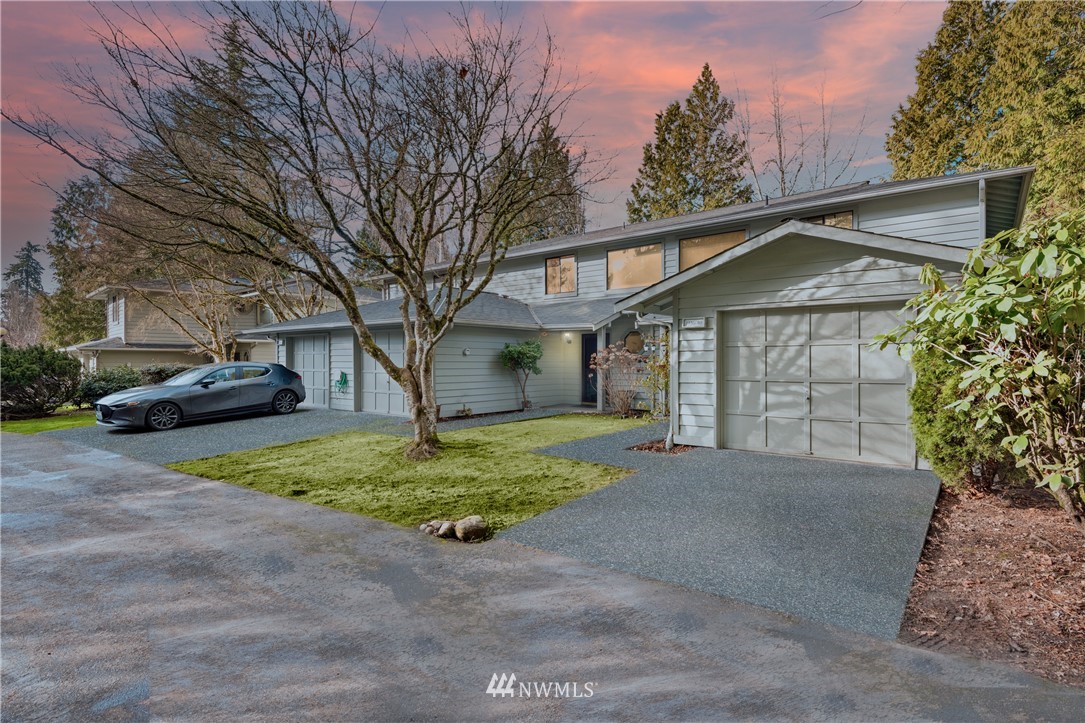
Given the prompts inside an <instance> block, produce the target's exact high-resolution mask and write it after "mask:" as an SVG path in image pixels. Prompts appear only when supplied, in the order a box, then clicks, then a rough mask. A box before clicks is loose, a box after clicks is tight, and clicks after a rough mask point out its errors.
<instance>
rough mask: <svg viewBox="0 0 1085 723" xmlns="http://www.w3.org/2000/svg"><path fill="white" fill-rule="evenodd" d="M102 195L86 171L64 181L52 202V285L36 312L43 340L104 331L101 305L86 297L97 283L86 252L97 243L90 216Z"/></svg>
mask: <svg viewBox="0 0 1085 723" xmlns="http://www.w3.org/2000/svg"><path fill="white" fill-rule="evenodd" d="M103 195H104V194H103V193H102V190H101V186H100V185H99V184H98V183H97V182H96V181H95V180H94V179H92V178H89V177H86V176H85V177H83V178H80V179H78V180H75V181H69V182H68V183H67V185H66V186H65V188H64V190H63V191H62V192H61V195H60V200H59V201H58V203H57V205H56V206H54V207H53V212H52V225H53V231H52V235H53V238H52V240H51V241H50V242H49V243H48V244H47V245H46V251H48V252H49V257H50V258H51V259H52V266H53V278H54V279H56V282H57V288H56V291H54V292H53V293H52V294H50V295H49V296H46V297H44V298H43V299H42V304H41V314H42V325H43V327H44V329H43V331H44V334H45V340H46V341H47V342H49V343H51V344H55V345H56V346H69V345H71V344H79V343H81V342H85V341H91V340H92V339H100V338H102V337H104V336H105V309H104V306H105V305H104V303H103V302H101V301H91V300H89V299H87V298H86V297H87V294H88V293H90V292H91V291H93V290H94V289H95V288H96V287H97V286H99V285H100V284H99V283H98V280H97V279H95V278H93V276H94V275H93V273H91V270H90V269H89V267H88V263H87V254H88V253H89V252H90V249H93V248H94V247H95V246H96V245H97V239H96V238H95V226H94V223H93V221H92V220H91V218H92V216H93V214H94V212H95V211H96V210H97V209H98V208H100V206H101V204H102V203H103Z"/></svg>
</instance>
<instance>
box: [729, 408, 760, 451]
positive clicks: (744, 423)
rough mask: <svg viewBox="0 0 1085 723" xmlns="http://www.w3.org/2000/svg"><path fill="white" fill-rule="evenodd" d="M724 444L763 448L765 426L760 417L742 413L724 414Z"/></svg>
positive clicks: (743, 447)
mask: <svg viewBox="0 0 1085 723" xmlns="http://www.w3.org/2000/svg"><path fill="white" fill-rule="evenodd" d="M724 422H725V424H724V427H723V433H724V446H726V447H731V448H733V449H763V448H764V447H765V427H764V422H763V421H762V419H761V417H755V416H746V415H742V414H727V415H724Z"/></svg>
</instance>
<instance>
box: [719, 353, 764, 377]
mask: <svg viewBox="0 0 1085 723" xmlns="http://www.w3.org/2000/svg"><path fill="white" fill-rule="evenodd" d="M723 363H724V364H725V365H726V366H727V368H728V369H730V370H731V371H730V372H729V374H728V376H732V377H753V378H760V377H763V376H765V360H764V358H763V355H762V347H760V346H729V347H727V348H726V349H725V350H724V354H723Z"/></svg>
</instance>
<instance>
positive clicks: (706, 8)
mask: <svg viewBox="0 0 1085 723" xmlns="http://www.w3.org/2000/svg"><path fill="white" fill-rule="evenodd" d="M848 6H849V4H847V3H843V4H841V3H835V4H831V5H828V6H825V5H823V4H822V3H813V2H809V3H780V2H764V3H746V2H719V3H620V2H553V3H551V2H547V3H522V4H512V5H509V6H506V12H507V22H508V25H509V26H510V27H514V26H517V25H519V26H520V27H522V29H523V32H524V35H525V36H526V37H527V38H528V40H529V42H535V41H537V40H538V39H539V38H541V37H542V33H543V32H544V31H543V27H544V23H545V24H546V26H547V27H548V28H549V30H550V31H551V32H552V34H553V35H554V36H555V38H556V41H557V43H558V45H559V46H560V49H561V51H562V63H563V66H564V68H565V71H566V73H567V74H568V75H570V76H571V75H572V74H573V73H578V74H579V77H580V79H581V81H582V82H583V83H585V85H586V87H585V88H584V89H583V91H582V92H581V93H580V95H579V97H578V99H577V100H576V101H575V102H574V104H573V105H572V106H571V108H570V111H569V114H568V116H567V118H566V119H565V130H567V131H569V130H571V129H573V128H578V129H579V133H580V134H581V137H580V138H578V139H576V142H577V143H579V144H583V145H585V146H587V147H589V148H592V149H595V150H596V151H598V152H599V153H600V154H601V155H604V156H612V157H613V161H612V167H613V174H612V176H611V178H610V180H609V181H608V182H606V183H604V184H601V186H600V187H599V188H597V189H595V195H596V196H597V197H599V198H601V199H604V200H608V201H611V202H610V203H608V204H606V205H602V206H596V207H594V208H592V209H590V210H589V213H590V214H591V215H592V217H593V218H592V221H593V226H595V227H599V226H604V225H613V224H617V223H621V221H622V219H623V218H624V215H625V207H624V200H625V197H626V196H627V195H628V189H629V185H630V184H631V183H632V181H633V179H634V177H635V175H636V172H637V167H638V165H639V163H640V160H641V146H642V145H643V144H644V143H645V142H647V141H649V140H651V139H652V137H653V130H654V118H655V114H656V113H657V112H658V111H660V110H661V109H662V108H664V107H665V106H666V105H667V104H668V103H669V102H671V101H674V100H681V99H684V98H685V96H686V95H687V94H688V93H689V90H690V87H691V86H692V84H693V82H694V81H695V80H696V78H697V76H698V74H699V73H700V70H701V66H702V65H703V64H704V63H705V62H708V63H709V64H710V65H711V66H712V68H713V70H714V72H715V75H716V78H717V80H718V81H719V82H720V85H721V87H722V89H723V91H724V93H725V94H727V95H729V96H733V94H734V92H735V89H736V86H737V88H739V89H741V91H742V92H743V93H745V94H746V95H747V96H748V97H749V102H750V106H751V110H752V112H753V113H754V114H755V115H756V116H764V115H766V113H767V111H768V90H769V79H770V75H771V72H772V69H773V67H775V68H776V70H777V73H778V77H779V82H780V86H781V90H782V92H783V95H784V98H785V100H786V102H787V104H788V108H789V110H790V111H791V112H793V113H796V114H799V115H801V116H803V117H804V118H806V119H808V120H813V119H814V118H815V116H816V115H817V87H818V85H820V84H821V83H824V84H825V89H826V95H827V97H828V99H829V100H830V101H831V102H832V103H833V105H834V108H835V111H836V123H837V129H838V130H840V131H845V130H847V129H849V128H851V127H853V126H854V125H855V124H856V123H857V122H858V120H859V118H860V117H861V114H862V113H863V112H864V110H865V111H866V113H867V114H868V119H869V121H870V126H869V128H868V130H867V133H866V138H865V139H864V140H865V142H866V144H867V145H868V146H869V154H870V156H869V157H868V158H866V159H864V160H863V162H862V164H861V167H862V169H863V172H864V173H866V174H868V175H867V176H863V177H869V175H878V174H884V173H886V172H887V171H888V166H887V165H886V163H885V159H884V156H883V155H882V152H881V143H882V139H883V138H884V134H885V132H886V131H887V129H888V127H889V119H890V116H891V115H892V113H893V111H894V110H895V109H896V107H897V104H899V103H901V102H903V101H904V100H905V98H906V97H907V95H908V94H909V93H910V92H911V91H912V89H913V85H914V63H915V55H916V53H917V52H918V51H919V50H920V49H921V48H922V47H923V46H924V45H925V44H926V43H928V42H930V40H931V39H932V38H933V37H934V33H935V31H936V29H937V28H938V25H939V22H940V20H941V14H942V11H943V9H944V3H943V2H935V3H906V2H866V3H863V4H862V5H860V6H858V7H856V8H853V9H851V10H848V11H846V12H840V13H838V14H835V15H832V16H828V17H826V15H827V13H829V12H833V11H835V10H840V9H844V8H847V7H848ZM104 7H106V8H107V12H110V14H111V15H115V12H116V11H115V10H113V9H111V8H110V7H109V6H104ZM336 7H337V10H339V11H340V12H342V13H344V14H346V13H347V8H348V7H349V8H350V12H352V13H353V20H354V22H355V24H356V25H357V26H359V27H365V26H367V25H368V24H369V23H371V22H372V20H373V18H375V17H376V16H377V13H378V12H379V14H380V20H379V23H378V26H377V37H378V38H379V39H380V40H381V41H382V42H388V43H396V44H398V43H401V42H403V40H404V36H405V31H406V29H408V28H410V29H411V30H412V33H413V37H414V40H415V41H416V42H417V43H418V44H419V45H421V46H422V47H425V46H426V45H427V44H428V43H429V42H434V43H438V44H440V43H443V42H445V41H446V39H447V38H450V37H452V28H453V23H452V21H451V20H450V18H449V17H448V14H449V12H452V13H458V12H459V5H458V4H454V3H387V4H383V5H376V4H361V5H349V6H348V5H347V4H343V5H337V6H336ZM180 8H181V9H180V10H178V6H175V5H165V4H162V5H155V6H154V10H155V11H156V12H157V13H158V14H159V16H160V19H161V27H163V28H169V29H170V30H171V32H173V33H175V34H176V35H175V37H176V39H177V41H178V42H179V43H180V44H181V45H182V46H184V47H186V48H191V49H199V48H201V47H202V43H203V40H202V37H201V35H200V34H199V33H198V32H196V31H194V30H192V29H191V28H188V26H186V25H185V24H184V23H182V22H180V20H179V17H178V15H179V14H198V13H200V12H201V8H200V7H199V6H198V5H195V4H186V5H181V6H180ZM469 12H470V13H471V15H472V18H473V19H475V18H477V17H480V16H481V15H486V16H490V17H493V15H494V13H495V9H494V7H493V6H489V5H472V6H470V10H469ZM97 22H98V20H97V15H96V13H95V11H94V7H92V6H91V5H90V4H88V3H82V2H80V3H27V2H7V1H5V2H4V3H3V4H2V6H0V32H2V36H3V37H2V40H3V43H2V53H3V56H2V64H0V73H2V77H0V83H2V91H3V102H4V104H5V107H17V106H22V107H33V106H39V107H42V108H45V109H47V110H49V111H51V112H53V113H55V114H57V115H58V116H59V117H61V118H64V119H66V120H68V121H70V122H71V123H72V124H74V125H76V126H78V127H80V128H84V129H90V130H93V129H95V128H96V127H100V126H101V124H102V123H103V122H104V119H103V118H102V116H101V115H100V114H99V113H97V111H95V110H94V109H93V108H89V107H87V106H82V105H80V104H78V103H73V102H72V101H71V99H69V98H67V97H66V96H64V95H63V94H62V93H60V92H58V90H57V88H56V76H55V73H54V72H53V70H52V65H54V64H57V63H60V64H70V63H72V62H73V61H79V62H81V63H86V64H90V65H92V66H93V64H95V63H101V62H102V59H101V52H100V49H99V48H97V45H96V42H95V41H94V39H93V37H91V35H90V34H89V33H88V32H87V30H86V26H87V25H88V24H95V23H97ZM129 25H130V24H129ZM126 26H127V25H126ZM141 37H142V36H141ZM0 143H2V145H0V154H2V162H3V163H2V166H3V167H2V191H3V193H2V205H3V211H2V214H0V216H2V225H3V227H2V237H3V255H4V263H5V264H6V263H8V262H9V259H10V254H11V252H12V251H13V250H14V247H16V246H17V245H18V244H21V243H22V241H24V240H26V239H27V238H33V239H38V240H44V239H45V237H46V235H47V232H48V216H49V209H50V208H51V206H52V204H53V199H52V196H51V194H49V193H48V192H47V191H45V190H43V189H41V188H40V187H38V186H36V185H34V183H33V180H32V179H34V178H36V177H38V176H41V177H44V178H46V179H47V180H48V181H49V182H50V183H53V184H55V185H62V184H63V183H64V181H65V180H66V179H67V178H70V177H74V176H75V175H78V174H77V173H76V171H75V169H74V168H73V167H72V166H71V164H70V163H68V162H66V161H63V160H62V159H60V158H59V157H58V156H56V154H55V153H52V152H51V151H49V150H48V149H41V148H37V147H35V146H34V144H33V143H31V142H29V140H28V139H27V137H26V136H25V135H23V134H21V133H19V132H18V131H15V130H13V129H12V128H10V127H8V126H7V124H5V125H4V127H3V137H2V139H0Z"/></svg>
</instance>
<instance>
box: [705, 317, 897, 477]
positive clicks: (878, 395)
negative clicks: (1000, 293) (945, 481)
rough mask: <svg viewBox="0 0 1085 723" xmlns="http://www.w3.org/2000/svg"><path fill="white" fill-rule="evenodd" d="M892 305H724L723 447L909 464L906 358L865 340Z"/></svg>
mask: <svg viewBox="0 0 1085 723" xmlns="http://www.w3.org/2000/svg"><path fill="white" fill-rule="evenodd" d="M898 309H899V307H897V306H892V307H890V306H857V307H845V308H841V307H832V308H819V309H796V310H779V311H750V312H735V313H728V314H725V315H724V323H723V359H722V365H723V369H722V380H723V385H724V387H723V410H722V415H721V416H722V419H721V420H720V421H721V422H722V425H723V446H724V447H727V448H730V449H745V450H753V451H758V452H779V453H784V454H805V455H812V456H817V457H826V458H831V459H845V460H857V461H863V462H875V463H879V464H892V465H905V466H911V465H912V464H913V463H914V459H915V452H914V445H913V442H912V439H911V435H910V433H909V431H908V384H909V381H910V377H911V375H910V371H909V368H908V365H907V363H906V362H904V361H903V360H902V359H901V358H900V357H899V356H898V355H897V354H896V351H895V350H894V349H893V348H892V347H890V348H889V349H887V350H885V351H873V350H870V349H868V348H867V344H868V343H869V341H870V339H871V338H872V337H873V336H874V335H875V334H880V333H884V332H886V331H888V330H890V329H892V328H893V327H894V326H896V325H897V324H898V323H899V318H898V317H897V315H896V314H897V310H898Z"/></svg>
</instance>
